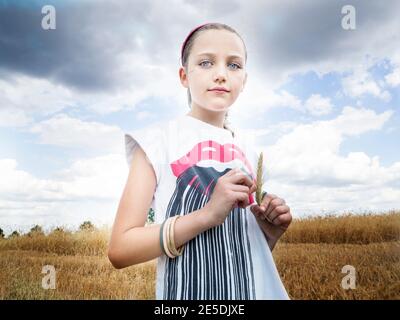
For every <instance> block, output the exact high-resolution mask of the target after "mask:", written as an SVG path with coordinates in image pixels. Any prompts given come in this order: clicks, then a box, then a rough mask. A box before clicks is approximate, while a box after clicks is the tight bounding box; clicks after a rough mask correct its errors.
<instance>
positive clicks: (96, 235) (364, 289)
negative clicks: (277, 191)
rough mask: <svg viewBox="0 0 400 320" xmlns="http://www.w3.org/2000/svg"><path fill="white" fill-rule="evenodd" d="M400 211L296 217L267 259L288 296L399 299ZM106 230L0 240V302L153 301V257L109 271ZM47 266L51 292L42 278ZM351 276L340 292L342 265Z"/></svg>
mask: <svg viewBox="0 0 400 320" xmlns="http://www.w3.org/2000/svg"><path fill="white" fill-rule="evenodd" d="M399 232H400V213H399V212H391V213H390V214H385V215H366V216H344V217H339V218H334V217H328V218H315V219H306V220H295V221H294V222H293V224H292V226H291V227H290V228H289V230H288V232H287V233H286V234H285V236H284V238H282V241H280V242H279V243H278V245H277V246H276V247H275V249H274V251H273V255H274V258H275V261H276V264H277V267H278V270H279V273H280V275H281V277H282V281H283V282H284V285H285V287H286V289H287V291H288V293H289V295H290V297H291V298H292V299H399V298H400V241H399V240H400V238H399ZM108 237H109V231H108V230H98V231H96V232H76V233H71V232H54V233H52V234H50V235H48V236H44V235H37V236H33V237H28V236H23V237H19V238H13V239H0V299H154V298H155V270H156V265H155V260H153V261H150V262H147V263H143V264H140V265H136V266H132V267H129V268H126V269H123V270H115V269H114V268H113V267H112V266H111V264H110V262H109V261H108V259H107V256H106V250H107V240H108ZM48 264H49V265H53V266H54V267H55V269H56V271H57V273H56V284H57V286H56V289H55V290H51V289H50V290H44V289H42V286H41V282H42V278H43V277H44V274H42V273H41V271H42V267H43V266H44V265H48ZM345 265H352V266H354V267H355V269H356V271H357V278H356V289H355V290H344V289H343V288H342V287H341V280H342V278H343V277H344V276H345V274H343V273H341V270H342V267H343V266H345Z"/></svg>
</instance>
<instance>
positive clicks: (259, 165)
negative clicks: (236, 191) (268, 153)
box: [256, 152, 263, 206]
mask: <svg viewBox="0 0 400 320" xmlns="http://www.w3.org/2000/svg"><path fill="white" fill-rule="evenodd" d="M262 167H263V153H262V152H261V153H260V156H259V157H258V163H257V190H256V201H257V204H258V205H259V206H260V205H261V200H262V199H261V197H262V186H263V180H262V177H263V172H262Z"/></svg>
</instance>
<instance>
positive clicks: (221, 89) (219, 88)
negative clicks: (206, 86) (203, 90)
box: [209, 87, 229, 92]
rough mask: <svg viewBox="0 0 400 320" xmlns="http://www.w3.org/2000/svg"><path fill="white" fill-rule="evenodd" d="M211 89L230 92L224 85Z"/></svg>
mask: <svg viewBox="0 0 400 320" xmlns="http://www.w3.org/2000/svg"><path fill="white" fill-rule="evenodd" d="M209 91H217V92H229V90H228V89H225V88H224V87H216V88H212V89H210V90H209Z"/></svg>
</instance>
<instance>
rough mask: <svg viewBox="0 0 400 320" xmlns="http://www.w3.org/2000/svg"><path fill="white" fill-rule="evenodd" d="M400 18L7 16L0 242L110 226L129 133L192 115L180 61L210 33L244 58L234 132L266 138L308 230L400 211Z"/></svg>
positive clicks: (334, 9)
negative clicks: (232, 35) (20, 235)
mask: <svg viewBox="0 0 400 320" xmlns="http://www.w3.org/2000/svg"><path fill="white" fill-rule="evenodd" d="M48 4H51V5H53V6H54V8H55V10H56V28H55V29H49V30H45V29H43V28H42V19H43V18H44V17H45V15H46V13H42V8H43V6H45V5H48ZM345 5H352V6H353V7H354V9H355V29H350V30H349V29H345V28H343V25H342V19H343V17H344V16H345V13H342V7H343V6H345ZM399 12H400V2H399V1H389V0H388V1H377V0H375V1H372V0H365V1H351V0H350V1H348V0H347V1H338V0H337V1H329V2H328V1H322V0H321V1H308V0H303V1H296V2H293V1H282V0H279V1H278V0H277V1H252V2H249V1H232V0H229V1H211V0H208V1H201V2H199V1H182V0H173V1H168V5H167V2H165V1H144V0H143V1H136V0H134V1H118V2H113V3H112V4H111V3H110V2H109V1H0V177H1V179H0V228H2V229H3V230H4V231H5V232H6V233H9V232H11V231H12V230H15V229H19V230H21V231H24V230H26V229H27V228H30V227H31V226H32V225H34V224H41V225H43V226H45V227H46V228H51V227H54V226H57V225H64V226H69V227H72V228H73V227H76V226H78V225H79V224H80V223H81V222H82V221H84V220H91V221H93V222H94V223H95V224H97V225H103V224H108V225H111V224H112V222H113V219H114V216H115V213H116V210H117V207H118V202H119V199H120V196H121V194H122V191H123V188H124V184H125V182H126V178H127V174H128V167H127V164H126V160H125V154H124V150H125V149H124V132H127V131H131V130H136V129H140V128H143V127H146V126H148V125H151V124H153V123H155V122H158V121H164V120H169V119H172V118H174V117H176V116H178V115H182V114H184V113H186V112H187V111H188V110H189V109H188V105H187V101H186V91H185V89H184V88H183V87H182V85H181V84H180V82H179V78H178V69H179V66H180V65H179V63H180V61H179V53H180V47H181V44H182V41H183V40H184V38H185V37H186V35H187V33H188V32H189V31H190V30H191V29H193V28H194V27H196V26H197V25H199V24H202V23H204V22H210V21H217V22H222V23H226V24H228V25H230V26H232V27H234V28H235V29H236V30H237V31H238V32H239V33H240V34H241V35H242V38H243V39H244V41H245V43H246V47H247V51H248V63H247V72H248V77H249V78H248V82H247V85H246V88H245V90H244V92H243V93H242V95H241V96H240V97H239V98H238V100H237V101H236V102H235V104H234V105H232V107H231V111H230V121H231V123H232V126H233V127H236V128H240V129H242V130H249V132H251V133H252V134H254V135H255V136H256V137H257V144H258V148H259V150H260V151H261V150H263V151H264V154H265V157H266V163H267V167H268V177H269V186H270V191H271V192H273V193H276V194H278V195H280V196H281V197H283V198H285V199H286V201H287V203H288V204H289V205H290V206H291V208H292V213H293V215H294V216H295V217H300V216H305V215H315V214H326V213H343V212H349V211H351V212H355V213H357V212H364V211H368V210H372V211H378V212H383V211H386V210H390V209H399V208H400V182H399V181H400V148H399V143H398V140H399V137H400V114H399V107H400V46H399V43H400V32H399V30H400V19H398V13H399Z"/></svg>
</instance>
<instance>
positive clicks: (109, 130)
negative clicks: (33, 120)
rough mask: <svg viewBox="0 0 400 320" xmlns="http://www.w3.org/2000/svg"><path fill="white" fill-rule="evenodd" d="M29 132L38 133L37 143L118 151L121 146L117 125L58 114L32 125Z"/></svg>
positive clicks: (105, 151)
mask: <svg viewBox="0 0 400 320" xmlns="http://www.w3.org/2000/svg"><path fill="white" fill-rule="evenodd" d="M29 132H31V133H36V134H38V135H39V143H41V144H50V145H56V146H60V147H67V148H85V149H88V148H89V149H91V150H97V151H102V153H103V154H104V153H107V152H119V151H121V150H122V148H123V132H122V130H121V129H120V128H119V127H117V126H110V125H105V124H102V123H98V122H93V121H91V122H88V121H82V120H80V119H77V118H71V117H69V116H68V115H65V114H58V115H56V116H54V117H52V118H50V119H48V120H44V121H41V122H39V123H37V124H35V125H33V126H32V127H31V128H30V129H29Z"/></svg>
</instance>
